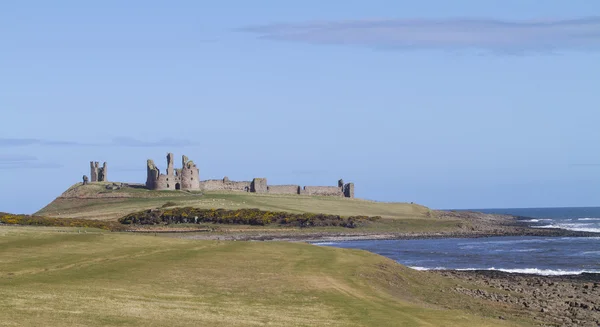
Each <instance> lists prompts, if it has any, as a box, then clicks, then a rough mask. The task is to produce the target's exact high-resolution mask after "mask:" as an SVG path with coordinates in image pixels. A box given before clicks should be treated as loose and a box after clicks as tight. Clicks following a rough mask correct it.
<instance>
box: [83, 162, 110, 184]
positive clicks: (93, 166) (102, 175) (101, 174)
mask: <svg viewBox="0 0 600 327" xmlns="http://www.w3.org/2000/svg"><path fill="white" fill-rule="evenodd" d="M106 173H107V171H106V162H105V163H104V164H103V165H102V167H100V165H99V163H98V161H95V162H94V161H90V178H91V181H92V182H106V181H108V180H107V179H106ZM84 179H85V178H84Z"/></svg>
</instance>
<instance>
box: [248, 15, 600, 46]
mask: <svg viewBox="0 0 600 327" xmlns="http://www.w3.org/2000/svg"><path fill="white" fill-rule="evenodd" d="M239 30H240V31H243V32H249V33H254V34H257V35H258V36H259V37H260V38H262V39H268V40H276V41H293V42H303V43H311V44H334V45H355V46H366V47H371V48H386V49H398V50H408V49H441V50H468V49H473V50H476V49H479V50H486V51H492V52H498V53H515V52H553V51H559V50H578V51H592V50H593V51H596V50H599V49H600V17H589V18H576V19H563V20H524V21H503V20H494V19H464V18H457V19H388V20H342V21H322V22H305V23H291V24H270V25H262V26H247V27H244V28H241V29H239Z"/></svg>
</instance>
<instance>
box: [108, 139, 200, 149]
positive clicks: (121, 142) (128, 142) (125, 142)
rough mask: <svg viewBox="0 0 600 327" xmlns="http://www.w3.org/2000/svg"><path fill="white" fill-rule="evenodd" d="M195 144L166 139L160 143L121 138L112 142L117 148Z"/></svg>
mask: <svg viewBox="0 0 600 327" xmlns="http://www.w3.org/2000/svg"><path fill="white" fill-rule="evenodd" d="M194 144H195V143H194V142H192V141H189V140H183V139H172V138H165V139H160V140H158V141H143V140H138V139H134V138H130V137H119V138H115V139H113V140H112V145H117V146H126V147H162V146H173V147H182V146H190V145H194Z"/></svg>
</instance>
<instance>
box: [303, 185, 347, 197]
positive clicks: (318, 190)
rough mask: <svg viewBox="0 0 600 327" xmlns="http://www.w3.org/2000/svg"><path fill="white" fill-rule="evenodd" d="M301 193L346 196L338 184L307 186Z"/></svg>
mask: <svg viewBox="0 0 600 327" xmlns="http://www.w3.org/2000/svg"><path fill="white" fill-rule="evenodd" d="M301 194H304V195H320V196H344V192H343V191H342V188H341V187H337V186H305V187H304V189H303V190H302V193H301Z"/></svg>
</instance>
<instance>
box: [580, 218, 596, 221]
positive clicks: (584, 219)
mask: <svg viewBox="0 0 600 327" xmlns="http://www.w3.org/2000/svg"><path fill="white" fill-rule="evenodd" d="M577 220H583V221H600V218H579V219H577Z"/></svg>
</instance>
